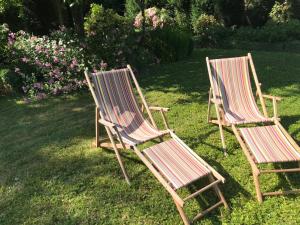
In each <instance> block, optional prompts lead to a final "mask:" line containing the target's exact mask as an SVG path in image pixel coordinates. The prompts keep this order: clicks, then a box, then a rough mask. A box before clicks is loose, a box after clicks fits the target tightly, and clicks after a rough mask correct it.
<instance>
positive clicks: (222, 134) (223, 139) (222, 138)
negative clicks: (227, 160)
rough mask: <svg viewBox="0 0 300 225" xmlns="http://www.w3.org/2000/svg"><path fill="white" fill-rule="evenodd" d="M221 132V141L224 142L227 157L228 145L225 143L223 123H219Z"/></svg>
mask: <svg viewBox="0 0 300 225" xmlns="http://www.w3.org/2000/svg"><path fill="white" fill-rule="evenodd" d="M219 130H220V136H221V141H222V147H223V151H224V155H225V156H226V155H227V150H226V143H225V137H224V131H223V126H222V124H221V122H220V123H219Z"/></svg>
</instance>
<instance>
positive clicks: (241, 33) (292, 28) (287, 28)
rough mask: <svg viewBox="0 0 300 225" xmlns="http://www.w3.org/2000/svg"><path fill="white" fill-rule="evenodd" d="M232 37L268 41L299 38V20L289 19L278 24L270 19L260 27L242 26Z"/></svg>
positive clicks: (284, 40) (241, 39) (242, 39)
mask: <svg viewBox="0 0 300 225" xmlns="http://www.w3.org/2000/svg"><path fill="white" fill-rule="evenodd" d="M233 38H234V39H236V40H240V41H244V40H248V41H254V42H269V43H274V42H286V41H292V40H300V21H299V20H290V21H288V22H286V23H279V24H277V23H274V22H272V21H270V22H268V23H267V24H266V25H265V26H263V27H261V28H250V27H242V28H239V29H237V31H236V33H235V35H234V37H233Z"/></svg>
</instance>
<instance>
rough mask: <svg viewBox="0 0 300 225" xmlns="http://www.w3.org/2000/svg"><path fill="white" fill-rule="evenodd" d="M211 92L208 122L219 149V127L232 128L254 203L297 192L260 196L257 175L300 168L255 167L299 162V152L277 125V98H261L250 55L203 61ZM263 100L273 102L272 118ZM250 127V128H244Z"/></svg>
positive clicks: (221, 133)
mask: <svg viewBox="0 0 300 225" xmlns="http://www.w3.org/2000/svg"><path fill="white" fill-rule="evenodd" d="M206 63H207V68H208V74H209V79H210V84H211V88H210V91H209V102H208V122H210V123H214V124H217V125H218V126H219V129H220V136H221V141H222V145H223V149H224V151H225V153H226V145H225V139H224V134H223V126H228V127H230V126H231V128H232V130H233V133H234V134H235V136H236V138H237V140H238V141H239V143H240V145H241V147H242V149H243V151H244V153H245V155H246V157H247V160H248V161H249V163H250V165H251V168H252V172H253V177H254V183H255V187H256V193H257V199H258V201H259V202H262V198H263V196H268V195H279V194H288V193H297V192H299V190H290V191H285V192H266V193H262V192H261V190H260V185H259V179H258V178H259V175H260V174H263V173H284V172H300V168H299V167H297V168H293V169H274V170H262V169H259V165H261V164H266V163H283V162H299V161H300V149H299V146H298V145H297V143H296V142H295V141H294V140H293V139H292V137H291V136H290V135H289V134H288V133H287V132H286V130H285V129H284V128H283V126H282V125H281V124H280V122H279V121H280V119H279V118H278V113H277V101H279V100H281V99H280V98H279V97H275V96H270V95H264V94H262V92H261V84H260V83H259V82H258V79H257V75H256V71H255V67H254V63H253V60H252V57H251V54H250V53H248V55H247V56H244V57H236V58H224V59H212V60H210V59H209V58H206ZM249 64H250V68H251V72H252V75H253V80H254V83H255V86H256V96H257V97H258V98H259V101H260V104H261V107H262V111H263V112H262V113H261V111H260V110H259V107H258V105H257V104H256V99H255V97H254V94H253V91H252V86H251V77H250V70H249ZM265 99H271V100H272V102H273V113H274V115H273V117H271V118H270V117H269V116H268V113H267V110H266V105H265V101H264V100H265ZM212 103H213V104H214V105H215V110H216V115H217V118H212V117H211V115H210V113H211V104H212ZM248 124H253V125H254V126H253V125H252V126H251V127H249V126H248V127H245V126H246V125H248Z"/></svg>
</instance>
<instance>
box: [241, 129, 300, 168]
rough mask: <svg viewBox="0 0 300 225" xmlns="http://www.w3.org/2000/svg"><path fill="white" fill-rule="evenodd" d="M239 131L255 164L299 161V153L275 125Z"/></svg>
mask: <svg viewBox="0 0 300 225" xmlns="http://www.w3.org/2000/svg"><path fill="white" fill-rule="evenodd" d="M239 130H240V132H241V135H242V137H243V138H244V140H245V143H246V144H247V145H248V148H249V150H250V151H251V153H252V155H253V156H254V157H255V160H256V162H257V163H274V162H288V161H300V153H299V152H298V151H297V150H296V149H295V148H294V147H293V146H292V144H291V143H290V142H289V140H288V139H287V138H286V136H285V135H284V134H283V133H282V131H281V130H280V129H279V128H278V127H277V126H276V125H272V126H263V127H251V128H240V129H239Z"/></svg>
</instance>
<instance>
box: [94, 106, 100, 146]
mask: <svg viewBox="0 0 300 225" xmlns="http://www.w3.org/2000/svg"><path fill="white" fill-rule="evenodd" d="M99 119H100V115H99V109H98V107H96V110H95V133H96V134H95V135H96V140H95V146H96V148H98V147H100V140H99V136H100V126H99V122H98V121H99Z"/></svg>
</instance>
